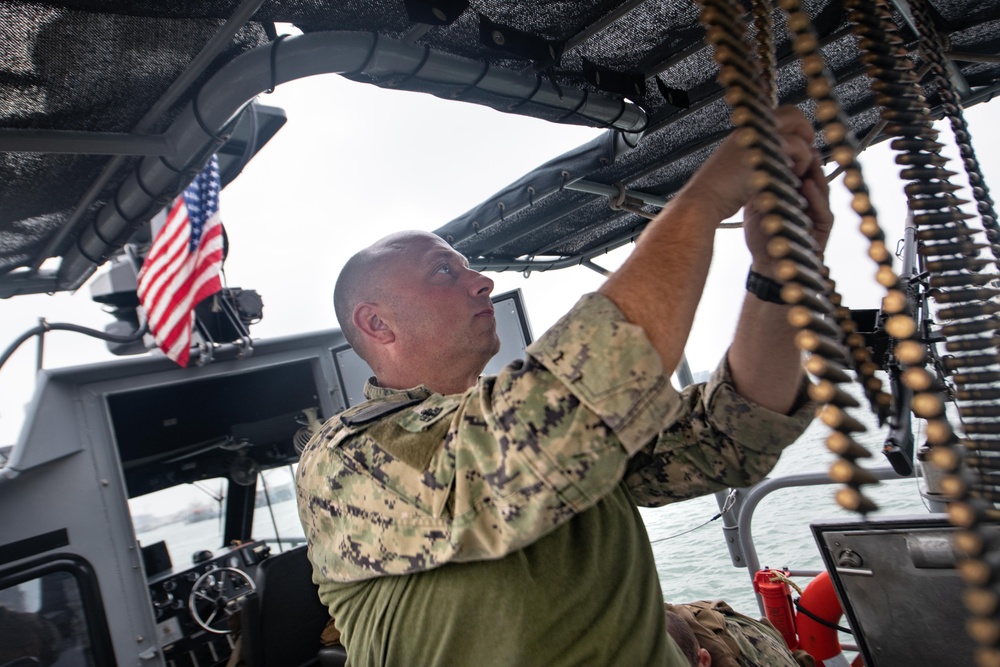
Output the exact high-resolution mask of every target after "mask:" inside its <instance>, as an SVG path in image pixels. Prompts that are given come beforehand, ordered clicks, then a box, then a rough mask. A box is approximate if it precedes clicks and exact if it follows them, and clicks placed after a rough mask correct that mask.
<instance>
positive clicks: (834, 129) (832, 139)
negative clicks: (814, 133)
mask: <svg viewBox="0 0 1000 667" xmlns="http://www.w3.org/2000/svg"><path fill="white" fill-rule="evenodd" d="M823 136H824V137H825V138H826V140H827V142H828V143H830V144H832V145H836V144H839V143H841V142H842V141H843V140H844V138H845V137H846V136H847V127H846V126H845V125H844V124H843V123H829V124H828V125H827V126H826V127H824V128H823ZM838 164H839V162H838ZM842 166H847V165H842Z"/></svg>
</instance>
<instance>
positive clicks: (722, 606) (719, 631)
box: [664, 600, 816, 667]
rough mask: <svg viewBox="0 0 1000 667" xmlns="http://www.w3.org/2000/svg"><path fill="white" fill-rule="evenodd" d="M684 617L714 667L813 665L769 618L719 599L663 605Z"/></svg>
mask: <svg viewBox="0 0 1000 667" xmlns="http://www.w3.org/2000/svg"><path fill="white" fill-rule="evenodd" d="M664 607H665V608H666V609H667V611H672V612H674V613H676V614H677V615H679V616H680V617H681V618H683V619H684V620H685V621H686V622H687V624H688V626H689V627H690V628H691V630H692V631H693V632H694V635H695V638H696V639H697V640H698V644H699V645H700V646H701V647H702V648H703V649H705V650H706V651H708V652H709V653H710V654H711V655H712V667H814V666H815V664H816V663H815V661H814V660H813V658H812V656H810V655H809V654H808V653H806V652H805V651H801V650H797V651H795V652H794V653H793V652H792V651H790V650H789V648H788V645H787V644H785V640H784V639H782V637H781V634H780V633H779V632H778V631H777V630H776V629H775V627H774V626H773V625H771V624H770V623H769V622H768V621H767V619H763V620H760V621H758V620H755V619H753V618H750V617H749V616H745V615H743V614H741V613H739V612H737V611H735V610H733V608H732V607H730V606H729V605H728V604H726V603H725V602H722V601H721V600H717V601H714V602H710V601H708V600H702V601H699V602H689V603H687V604H679V605H672V604H667V605H664Z"/></svg>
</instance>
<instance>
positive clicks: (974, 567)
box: [956, 558, 1000, 638]
mask: <svg viewBox="0 0 1000 667" xmlns="http://www.w3.org/2000/svg"><path fill="white" fill-rule="evenodd" d="M956 566H957V567H958V576H960V577H962V581H964V582H965V583H967V584H974V585H976V586H983V585H985V584H988V583H989V582H990V576H991V574H992V573H991V572H990V570H991V568H990V566H989V565H988V564H987V563H985V562H983V561H981V560H979V559H978V558H963V559H961V560H960V561H958V563H956ZM998 638H1000V637H998Z"/></svg>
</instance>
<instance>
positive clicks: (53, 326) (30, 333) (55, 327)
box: [0, 322, 149, 368]
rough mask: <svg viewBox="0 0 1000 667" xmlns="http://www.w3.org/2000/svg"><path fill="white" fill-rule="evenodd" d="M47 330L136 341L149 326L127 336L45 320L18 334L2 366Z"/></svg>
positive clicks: (2, 359)
mask: <svg viewBox="0 0 1000 667" xmlns="http://www.w3.org/2000/svg"><path fill="white" fill-rule="evenodd" d="M46 331H72V332H74V333H81V334H84V335H86V336H90V337H92V338H99V339H100V340H103V341H107V342H109V343H134V342H135V341H137V340H140V339H141V338H142V337H143V336H145V335H146V333H148V331H149V327H148V325H146V324H143V325H142V326H141V327H139V330H138V331H136V332H135V333H133V334H129V335H127V336H119V335H116V334H109V333H105V332H103V331H98V330H97V329H89V328H87V327H82V326H80V325H78V324H65V323H60V322H55V323H53V322H45V323H44V324H39V325H38V326H36V327H32V328H31V329H28V330H27V331H25V332H24V333H23V334H21V335H20V336H18V337H17V338H16V339H15V340H14V342H13V343H11V344H10V345H9V346H8V347H7V349H6V350H4V353H3V355H0V368H3V366H4V364H6V363H7V360H8V359H10V357H11V355H13V354H14V352H16V351H17V348H19V347H21V345H23V344H24V343H25V342H26V341H28V340H29V339H31V338H33V337H35V336H40V335H41V334H44V333H45V332H46Z"/></svg>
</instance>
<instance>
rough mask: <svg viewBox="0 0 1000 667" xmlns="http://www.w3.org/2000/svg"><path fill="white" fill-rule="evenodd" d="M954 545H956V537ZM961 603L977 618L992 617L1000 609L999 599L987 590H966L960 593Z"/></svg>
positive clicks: (956, 537)
mask: <svg viewBox="0 0 1000 667" xmlns="http://www.w3.org/2000/svg"><path fill="white" fill-rule="evenodd" d="M959 534H961V535H975V533H973V532H972V531H962V532H961V533H959ZM977 537H978V536H977ZM955 543H956V544H957V543H958V536H957V535H956V536H955ZM960 548H961V547H960ZM962 602H963V603H965V608H966V609H968V610H969V611H971V612H972V613H973V614H978V615H979V616H992V615H993V614H995V613H996V612H997V609H998V608H1000V597H998V596H997V594H996V593H994V592H993V591H991V590H989V589H988V588H966V589H965V590H964V591H962Z"/></svg>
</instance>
